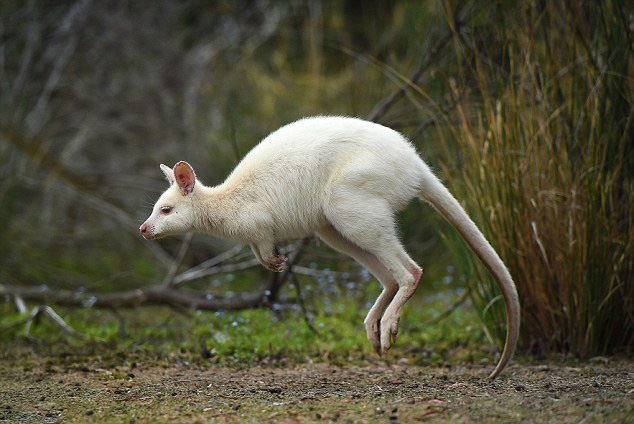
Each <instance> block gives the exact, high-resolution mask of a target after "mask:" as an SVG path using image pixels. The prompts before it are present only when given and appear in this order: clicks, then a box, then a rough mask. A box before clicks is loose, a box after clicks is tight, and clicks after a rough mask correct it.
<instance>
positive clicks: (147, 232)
mask: <svg viewBox="0 0 634 424" xmlns="http://www.w3.org/2000/svg"><path fill="white" fill-rule="evenodd" d="M161 170H162V171H163V173H164V174H165V177H166V178H167V181H169V183H170V187H169V188H168V189H167V190H165V192H164V193H163V194H161V197H159V199H158V200H157V201H156V203H155V204H154V208H153V210H152V214H151V215H150V217H149V218H148V219H147V220H145V222H144V223H143V225H141V227H140V228H139V231H141V234H142V235H143V237H144V238H145V239H147V240H150V239H157V238H163V237H166V236H169V235H174V234H180V233H184V232H188V231H192V230H193V229H194V222H195V210H194V209H195V204H196V200H197V199H196V198H197V195H198V194H199V193H198V192H199V191H200V189H201V186H202V185H201V183H200V182H198V181H197V180H196V174H195V173H194V169H193V168H192V167H191V165H190V164H188V163H187V162H178V163H177V164H176V165H174V169H170V168H169V167H168V166H165V165H163V164H161Z"/></svg>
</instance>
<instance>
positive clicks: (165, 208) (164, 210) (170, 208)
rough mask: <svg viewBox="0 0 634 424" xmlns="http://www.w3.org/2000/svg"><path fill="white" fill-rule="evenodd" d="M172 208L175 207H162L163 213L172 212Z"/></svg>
mask: <svg viewBox="0 0 634 424" xmlns="http://www.w3.org/2000/svg"><path fill="white" fill-rule="evenodd" d="M172 209H173V208H172V207H171V206H163V207H162V208H161V213H162V214H163V215H167V214H168V213H170V212H172Z"/></svg>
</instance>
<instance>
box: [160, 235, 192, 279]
mask: <svg viewBox="0 0 634 424" xmlns="http://www.w3.org/2000/svg"><path fill="white" fill-rule="evenodd" d="M193 236H194V233H187V234H185V238H184V239H183V242H182V243H181V247H180V249H178V255H176V257H175V258H174V261H172V265H171V266H170V269H169V271H167V274H165V278H164V279H163V285H166V286H167V287H173V286H174V284H175V283H174V277H175V276H176V271H178V268H179V267H180V266H181V264H182V263H183V259H184V258H185V254H186V253H187V250H188V249H189V245H190V244H191V241H192V237H193Z"/></svg>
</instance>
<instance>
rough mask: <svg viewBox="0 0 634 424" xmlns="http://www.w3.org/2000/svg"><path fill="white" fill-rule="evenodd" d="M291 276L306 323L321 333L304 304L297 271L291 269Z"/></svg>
mask: <svg viewBox="0 0 634 424" xmlns="http://www.w3.org/2000/svg"><path fill="white" fill-rule="evenodd" d="M291 278H292V279H293V284H295V292H296V293H297V304H298V305H299V307H300V309H301V310H302V315H303V316H304V322H305V323H306V326H307V327H308V329H309V330H310V331H312V332H313V333H315V334H317V335H319V331H317V329H316V328H315V327H314V326H313V323H312V322H311V321H310V318H308V310H307V309H306V304H304V297H303V296H302V289H301V287H300V285H299V280H298V279H297V276H296V275H295V273H293V272H292V271H291Z"/></svg>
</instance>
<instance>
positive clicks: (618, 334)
mask: <svg viewBox="0 0 634 424" xmlns="http://www.w3.org/2000/svg"><path fill="white" fill-rule="evenodd" d="M500 19H501V22H502V25H500V26H499V28H500V29H499V30H492V31H493V34H492V36H493V37H495V38H496V39H497V40H498V42H497V43H493V44H491V45H495V46H496V47H485V46H483V45H481V44H478V43H477V42H476V41H474V40H467V39H465V40H462V41H463V42H464V45H465V46H468V47H471V48H472V49H474V51H475V53H474V55H473V56H470V58H471V60H470V61H467V60H465V61H464V62H465V63H464V72H463V75H462V77H461V80H460V81H458V82H454V83H453V86H452V88H453V98H454V101H455V105H456V108H455V112H454V113H453V114H451V115H450V116H449V118H450V120H451V122H452V125H450V128H449V134H450V135H449V136H447V133H442V132H441V135H444V136H445V137H448V138H451V140H449V141H447V143H446V144H447V145H452V146H458V147H457V151H456V150H451V151H450V150H447V151H446V152H445V166H444V168H445V169H444V170H445V173H444V174H445V175H447V176H448V179H449V184H450V185H451V187H452V189H453V191H454V192H456V193H460V194H461V196H459V197H461V198H464V199H468V200H467V201H466V206H467V208H468V209H469V210H470V212H471V214H472V215H473V216H474V218H475V221H476V222H478V223H479V225H481V226H482V228H483V230H484V232H485V234H486V235H487V237H488V238H489V240H490V241H491V242H492V244H493V245H494V247H495V248H496V250H498V252H499V253H500V254H501V256H502V258H503V259H504V260H505V262H506V264H507V266H508V267H509V269H510V271H511V274H512V275H513V277H514V279H515V281H516V284H517V286H518V291H519V294H520V299H521V302H522V314H523V316H522V333H521V342H522V344H523V346H524V347H525V348H527V349H529V350H533V351H540V352H544V351H563V352H572V353H574V354H577V355H581V356H587V355H593V354H605V353H614V352H623V351H630V352H631V349H632V346H634V314H633V313H632V311H634V284H633V282H634V260H633V258H634V173H633V172H632V169H634V143H632V140H633V139H634V131H633V130H632V124H633V122H632V121H633V118H634V110H633V108H632V102H633V97H632V92H633V91H632V88H633V87H634V80H633V78H632V75H633V74H632V63H633V62H632V60H633V57H634V56H633V54H632V53H633V48H634V46H633V45H632V40H633V39H634V34H633V33H632V29H631V24H628V23H627V19H631V17H628V16H627V15H626V10H624V8H623V6H622V5H621V4H620V3H619V2H612V1H608V2H600V3H592V4H584V5H576V4H568V3H567V2H563V1H554V2H548V3H547V4H546V5H545V6H538V5H531V6H525V7H524V8H523V14H522V15H518V14H516V13H506V12H505V10H504V8H501V12H500ZM628 25H629V26H628ZM511 30H512V32H510V31H511ZM496 31H497V32H496ZM507 31H508V32H507ZM499 46H501V47H499ZM456 157H457V158H458V161H459V164H458V166H455V165H453V164H450V161H451V162H455V159H456ZM448 239H449V241H450V244H452V245H453V246H454V250H455V251H456V252H457V253H458V254H459V257H462V258H463V260H462V261H461V263H460V268H462V269H463V270H466V271H464V272H465V273H466V274H467V275H471V271H475V272H477V274H478V275H479V276H480V280H483V281H487V282H488V283H485V284H481V285H477V286H475V288H476V290H474V291H473V293H474V294H475V296H474V301H475V304H476V305H477V307H478V309H479V311H480V313H481V315H482V316H483V318H484V320H485V322H487V324H488V328H489V330H490V331H491V333H492V334H493V335H494V336H496V337H498V338H502V336H503V334H504V316H503V307H502V302H497V301H496V299H497V297H496V296H497V293H498V292H497V289H496V288H495V285H494V284H493V282H492V281H491V279H490V278H489V277H488V275H487V273H486V272H485V271H484V270H483V269H482V268H481V267H480V266H476V268H475V269H474V268H473V265H471V262H470V260H469V259H467V255H466V254H463V253H465V249H464V247H463V246H462V245H461V244H460V242H458V241H456V240H455V239H454V238H453V236H450V237H449V238H448Z"/></svg>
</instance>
